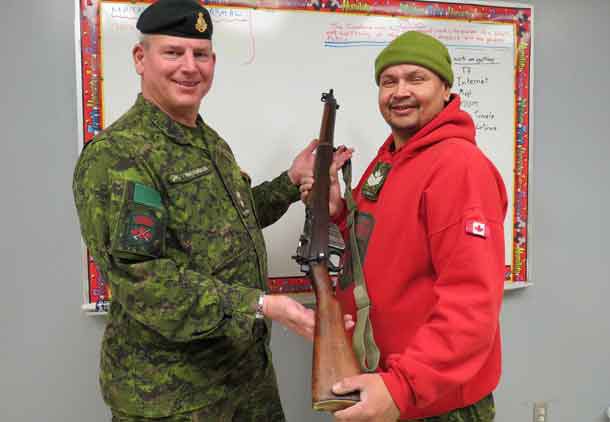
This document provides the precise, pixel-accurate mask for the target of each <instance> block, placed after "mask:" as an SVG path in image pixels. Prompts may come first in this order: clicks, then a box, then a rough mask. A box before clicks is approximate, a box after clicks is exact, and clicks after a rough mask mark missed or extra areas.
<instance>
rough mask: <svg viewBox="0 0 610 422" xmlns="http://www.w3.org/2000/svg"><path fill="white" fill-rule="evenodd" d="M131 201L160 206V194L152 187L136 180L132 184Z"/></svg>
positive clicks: (158, 207) (154, 206) (159, 207)
mask: <svg viewBox="0 0 610 422" xmlns="http://www.w3.org/2000/svg"><path fill="white" fill-rule="evenodd" d="M133 202H135V203H138V204H142V205H147V206H149V207H153V208H157V209H161V208H162V205H161V194H159V192H157V191H156V190H154V189H153V188H150V187H148V186H146V185H142V184H140V183H137V182H136V183H134V186H133Z"/></svg>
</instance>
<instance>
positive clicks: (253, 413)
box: [112, 365, 286, 422]
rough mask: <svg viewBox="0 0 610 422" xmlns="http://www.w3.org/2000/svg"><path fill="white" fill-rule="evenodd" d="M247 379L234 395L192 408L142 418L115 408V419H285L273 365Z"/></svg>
mask: <svg viewBox="0 0 610 422" xmlns="http://www.w3.org/2000/svg"><path fill="white" fill-rule="evenodd" d="M248 379H249V380H250V381H249V382H245V383H244V386H243V387H242V388H239V389H238V391H235V392H234V393H233V394H232V395H231V397H226V398H225V399H223V400H220V401H218V402H216V403H214V404H212V405H210V406H206V407H204V408H201V409H198V410H196V411H193V412H186V413H182V414H178V415H172V416H168V417H165V418H143V417H140V416H130V415H125V414H122V413H120V412H117V411H115V410H114V409H112V422H208V421H209V422H285V421H286V419H285V417H284V412H283V410H282V404H281V403H280V396H279V393H278V389H277V381H276V379H275V371H274V370H273V366H272V365H267V368H265V370H264V371H263V370H261V372H260V373H257V374H249V375H248Z"/></svg>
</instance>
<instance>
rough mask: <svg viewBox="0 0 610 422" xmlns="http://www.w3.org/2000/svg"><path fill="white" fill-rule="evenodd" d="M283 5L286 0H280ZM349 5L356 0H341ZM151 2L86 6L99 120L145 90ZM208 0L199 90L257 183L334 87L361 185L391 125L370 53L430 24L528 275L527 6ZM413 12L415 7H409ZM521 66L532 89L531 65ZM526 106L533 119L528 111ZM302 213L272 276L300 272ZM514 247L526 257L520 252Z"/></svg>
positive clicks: (282, 230)
mask: <svg viewBox="0 0 610 422" xmlns="http://www.w3.org/2000/svg"><path fill="white" fill-rule="evenodd" d="M276 3H279V4H280V6H281V3H282V1H279V2H276ZM286 3H288V2H286ZM434 4H438V3H434ZM443 4H444V5H445V6H446V7H447V4H448V5H449V6H448V7H449V8H450V7H451V6H450V5H451V4H450V3H443ZM346 5H349V3H347V2H343V6H344V7H347V6H346ZM146 6H148V3H133V2H130V1H126V2H118V1H99V8H98V9H97V10H96V11H95V13H92V11H91V10H90V9H88V7H87V6H83V16H85V17H87V13H88V14H89V15H91V16H90V17H92V18H96V19H99V20H98V21H97V24H98V27H99V45H95V49H94V50H95V51H96V52H98V53H99V56H96V57H94V60H95V64H96V65H98V67H99V73H100V76H101V77H100V78H99V80H98V85H97V91H96V93H97V94H98V96H99V97H101V98H103V101H100V110H99V116H100V120H99V122H98V123H99V126H100V128H103V127H106V126H108V125H109V124H111V123H112V122H113V121H114V120H116V119H117V118H118V117H119V116H120V115H121V114H122V113H124V112H125V111H126V110H128V109H129V107H131V106H132V105H133V103H134V101H135V98H136V96H137V94H138V92H139V87H140V82H139V77H138V75H137V74H136V72H135V70H134V68H133V63H132V58H131V49H132V47H133V45H134V44H135V43H136V42H137V40H138V33H137V30H136V29H135V23H136V21H137V18H138V16H139V14H140V13H141V11H142V10H143V9H144V8H145V7H146ZM207 7H208V9H209V10H210V14H211V16H212V20H213V22H214V36H213V46H214V50H215V52H216V55H217V64H216V74H215V77H214V83H213V86H212V89H211V90H210V92H209V93H208V95H207V96H206V97H205V98H204V99H203V102H202V105H201V110H200V112H201V115H202V117H203V119H204V120H205V121H206V123H208V124H209V125H210V126H211V127H213V128H214V129H216V130H217V131H218V132H219V133H220V135H221V136H222V137H223V138H224V139H225V140H226V141H227V142H228V143H229V145H230V146H231V147H232V149H233V151H234V153H235V156H236V159H237V162H238V163H239V165H240V167H241V168H242V169H243V170H245V171H246V172H248V173H249V174H250V176H251V177H252V180H253V184H257V183H259V182H262V181H264V180H269V179H271V178H272V177H275V176H276V175H279V173H280V172H281V171H283V170H286V169H287V168H288V167H289V165H290V161H291V159H292V157H294V156H295V155H296V154H297V153H298V152H299V151H300V150H301V149H302V148H303V147H304V146H305V145H306V144H307V143H308V142H309V141H310V140H311V139H313V138H315V137H316V136H317V134H318V132H319V125H320V118H321V114H322V103H321V102H320V94H321V93H322V92H323V91H327V90H328V89H330V88H332V89H334V92H335V96H336V97H337V101H338V103H339V105H340V108H339V110H338V112H337V122H336V127H335V144H336V145H340V144H346V145H349V146H351V147H354V148H355V150H356V152H355V155H354V158H353V160H352V161H353V173H354V184H355V182H356V181H357V180H358V179H359V177H360V176H361V175H362V173H363V171H364V169H365V168H366V166H367V164H368V163H369V161H370V160H371V159H372V158H373V157H374V156H375V154H376V152H377V149H378V148H379V147H380V146H381V144H382V143H383V142H384V141H385V139H386V137H387V136H388V135H389V133H390V130H389V128H388V126H387V124H386V123H385V121H384V120H383V118H382V117H381V115H380V113H379V111H378V106H377V86H376V84H375V81H374V69H373V65H374V60H375V57H376V56H377V54H378V53H379V52H380V51H381V49H383V48H384V47H385V46H386V45H387V44H388V43H389V42H390V41H391V40H392V39H394V38H395V37H396V36H397V35H399V34H400V33H402V32H404V31H407V30H418V31H422V32H426V33H429V34H431V35H433V36H435V37H437V38H438V39H440V40H441V41H443V42H444V43H445V44H446V45H447V47H448V49H449V51H450V54H451V57H452V59H453V63H454V66H453V69H454V74H455V82H454V86H453V88H452V92H456V93H459V94H460V96H461V97H462V104H463V108H464V109H465V110H467V111H468V112H470V114H471V115H472V117H473V119H474V121H475V124H476V127H477V143H478V145H479V147H480V148H481V149H482V150H483V151H484V153H485V154H486V155H487V156H488V157H489V158H490V159H491V161H492V162H493V163H494V164H495V165H496V167H497V168H498V170H499V172H500V174H501V175H502V177H503V179H504V182H505V184H506V188H507V193H508V197H509V210H510V211H509V213H508V215H507V218H506V221H505V239H506V264H507V268H510V269H511V270H510V271H509V272H507V280H508V281H525V278H526V277H525V276H524V273H523V271H524V267H525V262H523V263H522V264H521V266H520V267H519V268H518V269H519V271H515V269H516V266H515V264H516V263H515V256H516V255H515V248H519V247H522V246H525V242H524V238H523V236H522V235H521V234H522V233H523V227H521V230H520V231H518V230H515V227H516V226H519V225H520V224H522V223H523V221H525V222H527V215H523V213H519V212H517V211H518V210H517V207H516V206H515V205H516V204H515V198H518V199H519V200H520V201H521V203H520V204H518V205H519V207H520V208H523V204H522V201H523V195H521V196H519V195H516V190H519V191H520V192H521V191H523V186H525V190H526V192H525V193H526V195H527V180H525V185H523V180H522V179H523V177H522V175H523V174H525V177H526V179H527V173H528V172H527V165H526V166H525V169H523V158H527V155H525V156H524V154H523V152H521V153H519V150H520V149H523V142H521V144H520V143H519V142H518V139H519V136H518V135H519V134H518V133H517V131H518V130H519V128H520V124H521V125H522V123H523V116H520V115H518V114H519V113H520V112H521V114H522V112H523V109H521V110H520V109H519V107H518V105H519V102H520V101H519V95H518V92H519V89H521V91H523V88H524V87H523V86H520V85H522V84H523V76H524V75H523V70H524V67H525V66H523V65H524V64H525V65H528V67H527V69H526V70H528V71H529V55H524V54H523V51H522V50H523V45H524V42H527V43H528V44H527V47H528V48H530V47H531V39H530V38H527V36H528V35H529V32H526V33H524V32H523V26H519V23H518V22H519V20H520V19H522V16H521V15H520V14H521V13H522V11H521V9H519V10H512V11H511V13H512V15H511V14H508V11H510V10H511V9H507V8H501V9H495V8H492V7H491V6H489V10H491V11H493V14H494V17H497V16H499V15H498V13H500V12H502V13H507V14H508V15H507V16H508V17H509V18H510V19H509V18H505V19H504V20H503V19H501V18H497V19H487V20H485V19H479V20H477V19H473V16H475V12H474V9H472V10H471V9H464V8H465V7H466V8H467V7H470V8H473V7H474V6H473V5H469V6H460V7H462V9H460V10H467V11H468V10H470V13H471V15H469V17H470V19H464V18H462V19H457V18H454V19H450V18H449V17H444V18H439V17H438V16H433V17H429V16H408V15H407V16H398V15H397V16H388V15H382V14H374V13H368V14H360V13H329V12H328V11H326V12H325V11H322V12H317V11H315V10H311V8H309V9H307V8H306V9H302V8H301V9H300V8H296V7H292V8H291V7H284V8H256V9H255V8H249V7H233V6H231V5H227V4H223V5H222V6H215V5H208V6H207ZM397 7H400V6H399V5H398V3H397ZM422 7H423V6H422ZM454 7H457V6H456V5H454ZM479 8H481V7H480V6H479ZM427 10H430V9H427ZM439 10H440V9H439ZM445 10H449V9H445ZM450 10H453V9H450ZM415 11H416V7H415V6H413V7H412V10H410V12H412V13H414V12H415ZM459 16H467V15H464V14H463V13H462V15H459ZM489 16H490V15H489ZM528 23H529V21H528ZM529 51H530V50H527V51H526V52H527V53H529ZM520 53H521V54H520ZM524 57H525V59H527V62H526V63H524V60H525V59H524ZM520 64H521V65H520ZM525 76H526V77H527V79H526V82H527V85H526V86H525V88H528V87H529V77H530V76H529V72H527V74H526V75H525ZM520 81H521V82H520ZM89 82H90V81H89ZM83 85H84V87H85V89H86V88H87V87H89V88H91V87H92V84H91V83H89V84H87V81H83ZM526 93H527V91H526ZM525 100H526V101H529V97H527V98H525ZM521 102H523V99H521ZM526 105H528V104H526ZM527 111H528V114H527V119H528V121H529V120H530V119H531V116H530V114H531V111H530V110H529V108H527ZM89 129H90V128H89ZM526 129H527V128H526ZM521 135H523V134H521ZM526 135H527V134H526ZM528 139H529V138H528ZM85 141H86V139H85ZM527 145H529V144H527ZM526 153H527V151H526ZM517 157H519V158H521V161H518V160H517V159H516V158H517ZM516 174H519V175H520V177H521V179H519V178H518V177H516V176H515V175H516ZM519 183H520V184H521V185H518V184H519ZM516 184H517V185H516ZM525 198H527V196H525ZM516 217H517V220H518V221H516V219H515V218H516ZM524 217H525V219H524ZM303 219H304V207H303V205H302V204H301V203H298V204H295V205H293V206H292V207H291V208H290V209H289V211H288V212H287V214H286V215H285V216H284V217H283V218H282V219H281V220H280V221H279V222H277V223H275V224H274V225H272V226H270V227H268V228H266V229H265V230H264V235H265V239H266V243H267V247H268V255H269V269H270V276H291V275H300V273H299V271H298V266H297V265H296V263H294V261H293V260H292V259H291V256H292V255H293V254H294V252H295V249H296V245H297V241H298V238H299V234H300V231H301V229H302V225H303ZM516 233H517V235H518V238H516ZM523 249H524V248H523ZM518 252H519V253H520V258H521V260H522V261H525V260H524V259H523V257H524V256H525V252H524V251H523V253H521V252H522V251H518ZM522 267H523V268H522ZM522 273H523V274H522Z"/></svg>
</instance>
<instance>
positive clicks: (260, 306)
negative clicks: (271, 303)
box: [254, 293, 265, 319]
mask: <svg viewBox="0 0 610 422" xmlns="http://www.w3.org/2000/svg"><path fill="white" fill-rule="evenodd" d="M263 303H265V293H261V295H260V296H259V297H258V302H256V313H255V314H254V316H255V318H256V319H263V318H265V314H263Z"/></svg>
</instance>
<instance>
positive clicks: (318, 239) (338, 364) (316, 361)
mask: <svg viewBox="0 0 610 422" xmlns="http://www.w3.org/2000/svg"><path fill="white" fill-rule="evenodd" d="M322 101H323V102H324V103H325V104H324V113H323V115H322V125H321V128H320V138H319V145H318V148H317V150H316V159H315V164H314V185H313V187H312V190H311V192H310V194H309V199H308V202H307V209H306V213H307V214H306V221H305V229H304V234H303V235H302V236H301V241H300V243H299V249H298V250H297V257H296V259H297V261H298V262H299V263H301V265H302V268H304V269H305V271H306V272H307V273H308V276H309V278H310V280H311V283H312V286H313V288H314V293H315V296H316V326H315V332H314V348H313V362H312V387H311V398H312V405H313V408H314V409H315V410H321V411H329V412H334V411H337V410H341V409H345V408H347V407H350V406H352V405H354V404H356V403H357V402H358V401H360V393H358V392H356V393H350V394H346V395H336V394H334V393H333V392H332V386H333V385H334V384H335V383H337V382H339V381H341V380H343V379H344V378H346V377H350V376H354V375H358V374H360V367H359V364H358V361H357V359H356V356H355V354H354V351H353V349H352V346H351V344H350V342H349V340H348V337H347V333H346V332H345V322H344V320H343V312H342V311H341V306H340V304H339V302H338V301H337V299H336V298H335V295H334V291H333V288H332V285H331V280H330V277H329V274H328V270H329V259H328V258H329V234H328V231H329V223H330V216H329V209H328V201H329V192H330V166H331V164H332V160H333V137H334V126H335V113H336V109H337V108H338V106H337V103H336V100H335V97H334V96H333V90H332V89H331V90H330V92H329V93H324V94H322Z"/></svg>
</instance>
